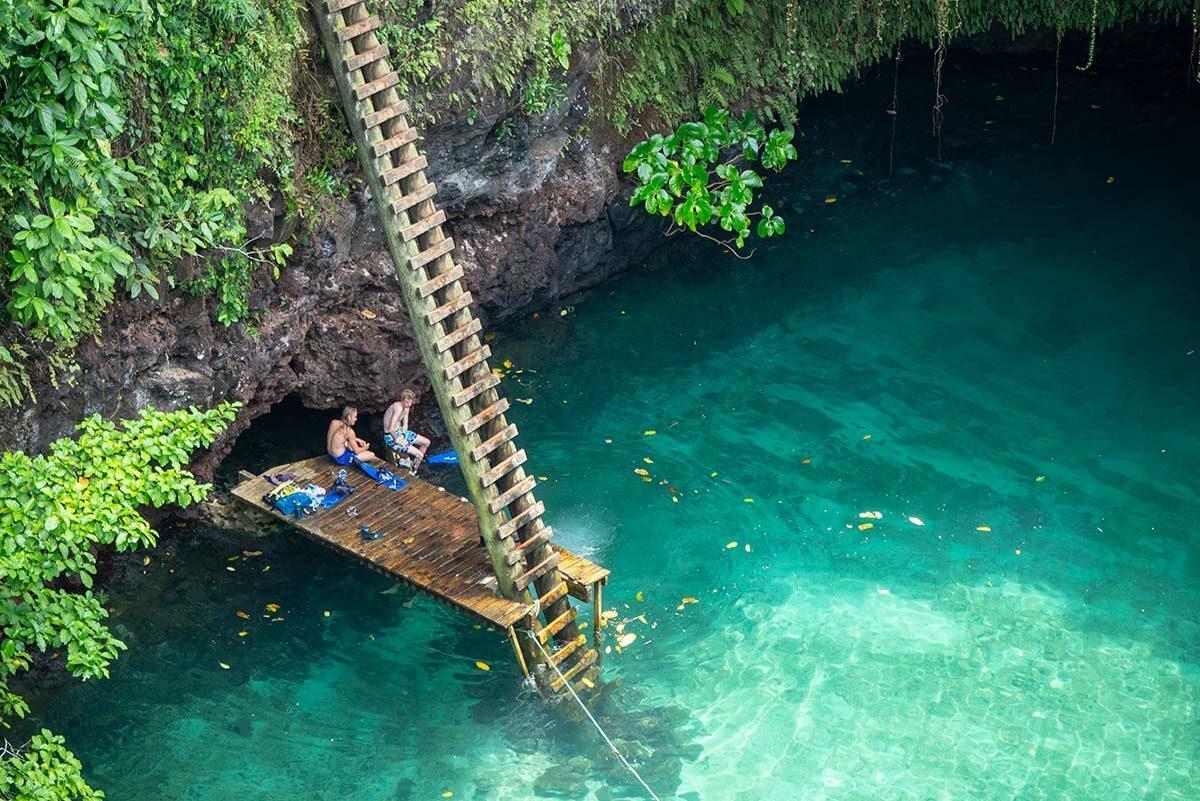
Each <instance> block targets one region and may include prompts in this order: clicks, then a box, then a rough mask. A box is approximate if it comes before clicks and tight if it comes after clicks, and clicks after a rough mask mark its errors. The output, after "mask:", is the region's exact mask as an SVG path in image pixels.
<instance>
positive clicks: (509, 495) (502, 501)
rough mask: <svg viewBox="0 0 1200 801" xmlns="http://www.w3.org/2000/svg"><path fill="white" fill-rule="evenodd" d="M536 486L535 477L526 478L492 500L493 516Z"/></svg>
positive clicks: (489, 505) (490, 506)
mask: <svg viewBox="0 0 1200 801" xmlns="http://www.w3.org/2000/svg"><path fill="white" fill-rule="evenodd" d="M500 402H501V403H504V399H503V398H501V399H500ZM497 405H499V404H497ZM535 486H537V481H535V480H534V478H533V476H525V478H524V479H522V480H521V482H520V483H518V484H517V485H516V486H514V487H512V488H511V489H509V490H508V492H505V493H504V494H503V495H501V496H500V497H498V498H492V500H490V501H488V507H489V508H490V509H491V510H492V514H495V513H496V512H499V511H500V510H501V509H503V508H504V507H506V506H508V505H509V504H510V503H512V502H513V501H515V500H516V499H517V498H520V497H521V496H522V495H525V494H526V493H528V492H532V491H533V488H534V487H535Z"/></svg>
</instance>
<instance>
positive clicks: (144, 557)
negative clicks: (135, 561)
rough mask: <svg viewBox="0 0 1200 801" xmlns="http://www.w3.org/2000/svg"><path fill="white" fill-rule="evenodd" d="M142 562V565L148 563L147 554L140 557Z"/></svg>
mask: <svg viewBox="0 0 1200 801" xmlns="http://www.w3.org/2000/svg"><path fill="white" fill-rule="evenodd" d="M142 564H143V565H148V564H150V557H149V556H143V557H142Z"/></svg>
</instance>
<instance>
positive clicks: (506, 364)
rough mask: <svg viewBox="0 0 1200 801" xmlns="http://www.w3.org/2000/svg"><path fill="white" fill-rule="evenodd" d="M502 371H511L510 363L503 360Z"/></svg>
mask: <svg viewBox="0 0 1200 801" xmlns="http://www.w3.org/2000/svg"><path fill="white" fill-rule="evenodd" d="M504 369H505V370H511V369H512V362H510V361H509V360H508V359H505V360H504Z"/></svg>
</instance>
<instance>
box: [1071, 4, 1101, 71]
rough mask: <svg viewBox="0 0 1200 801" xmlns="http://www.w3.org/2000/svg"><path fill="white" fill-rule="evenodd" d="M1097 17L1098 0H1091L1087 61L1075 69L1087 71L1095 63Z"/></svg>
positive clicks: (1098, 17) (1098, 15)
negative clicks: (1090, 24)
mask: <svg viewBox="0 0 1200 801" xmlns="http://www.w3.org/2000/svg"><path fill="white" fill-rule="evenodd" d="M1099 19H1100V0H1092V26H1091V33H1090V35H1089V37H1088V57H1087V63H1086V64H1084V65H1083V66H1082V67H1076V68H1075V69H1077V70H1079V71H1080V72H1087V71H1088V70H1090V69H1091V68H1092V65H1093V64H1095V63H1096V32H1097V30H1098V28H1099Z"/></svg>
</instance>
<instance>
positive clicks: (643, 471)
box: [633, 467, 650, 476]
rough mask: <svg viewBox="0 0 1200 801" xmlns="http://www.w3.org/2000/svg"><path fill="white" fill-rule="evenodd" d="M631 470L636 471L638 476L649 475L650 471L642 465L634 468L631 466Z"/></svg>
mask: <svg viewBox="0 0 1200 801" xmlns="http://www.w3.org/2000/svg"><path fill="white" fill-rule="evenodd" d="M633 472H635V473H637V474H638V475H639V476H648V475H650V471H649V470H647V469H646V468H644V467H635V468H633Z"/></svg>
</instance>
